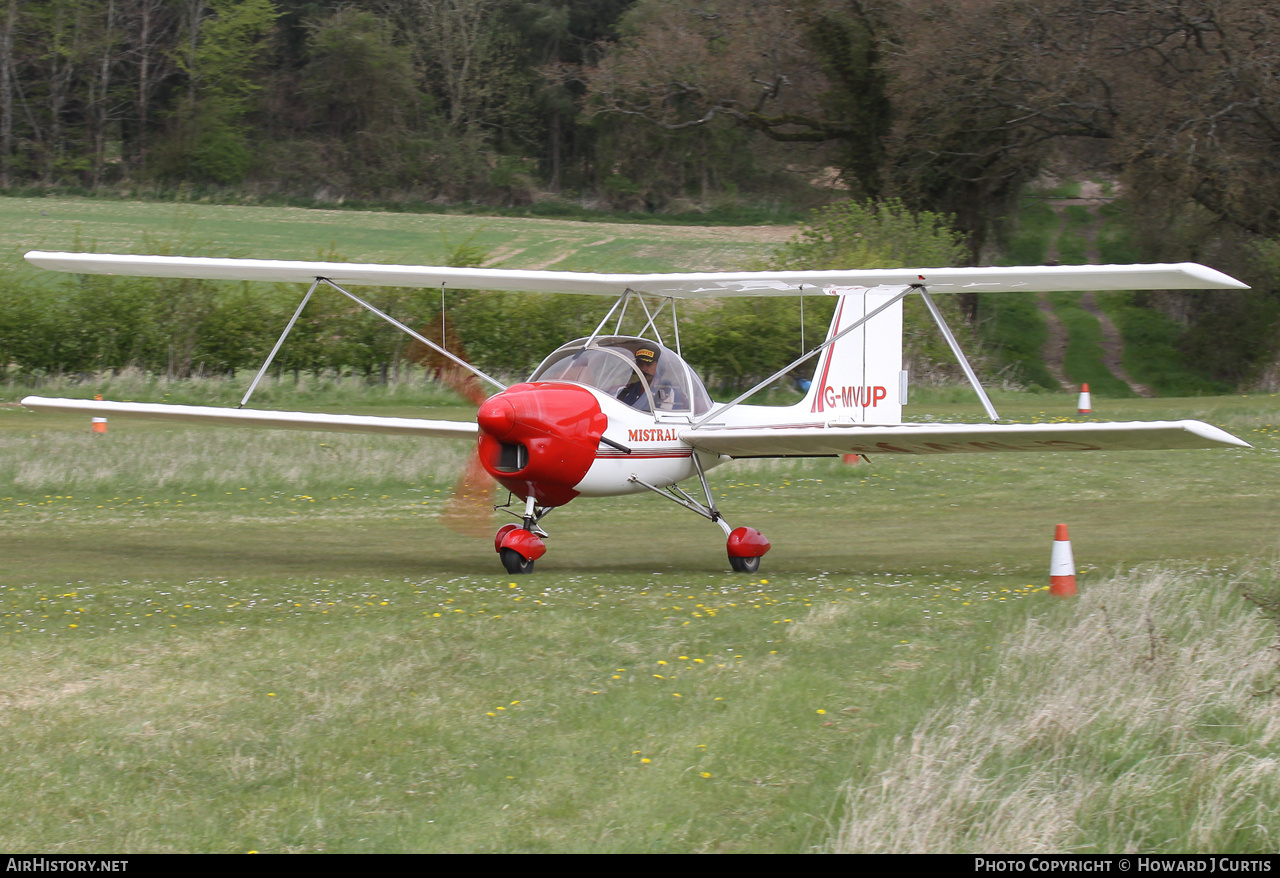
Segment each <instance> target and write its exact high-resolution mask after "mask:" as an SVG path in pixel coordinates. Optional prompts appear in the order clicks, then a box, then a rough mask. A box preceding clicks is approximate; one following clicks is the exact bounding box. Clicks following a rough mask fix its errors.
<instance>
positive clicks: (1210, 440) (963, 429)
mask: <svg viewBox="0 0 1280 878" xmlns="http://www.w3.org/2000/svg"><path fill="white" fill-rule="evenodd" d="M680 438H681V439H683V440H684V441H686V442H688V443H690V444H692V445H693V446H694V447H695V448H698V449H699V450H702V451H709V452H713V453H715V454H726V455H728V456H730V457H787V456H797V457H806V456H818V455H837V454H866V455H868V456H870V455H873V454H954V453H977V454H982V453H990V452H999V451H1032V452H1046V451H1147V450H1157V449H1169V448H1219V447H1222V446H1224V445H1225V446H1234V447H1239V448H1250V447H1252V446H1250V445H1249V443H1248V442H1244V441H1243V440H1240V439H1237V438H1236V437H1235V436H1232V435H1231V434H1230V433H1228V432H1226V431H1225V430H1220V429H1218V428H1217V427H1214V426H1212V425H1210V424H1206V423H1203V422H1201V421H1129V422H1114V423H1098V424H1089V423H1085V424H897V425H893V426H856V425H854V426H822V425H815V426H812V427H775V428H769V427H741V428H732V427H712V428H709V429H696V430H685V431H684V432H682V433H681V434H680Z"/></svg>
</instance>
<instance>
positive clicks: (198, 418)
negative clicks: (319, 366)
mask: <svg viewBox="0 0 1280 878" xmlns="http://www.w3.org/2000/svg"><path fill="white" fill-rule="evenodd" d="M22 404H23V405H25V406H26V407H27V408H30V409H35V410H37V411H49V412H70V413H74V414H82V415H89V416H93V417H102V418H136V419H143V420H150V421H179V422H182V423H189V424H216V425H221V426H225V427H271V428H274V429H278V430H324V431H328V432H332V433H387V434H391V435H400V436H430V437H433V438H438V439H449V438H454V439H465V438H468V437H473V436H475V435H476V433H477V431H478V428H477V427H476V425H475V424H474V423H471V422H469V421H428V420H424V419H422V418H383V417H368V416H364V415H325V414H318V413H315V412H268V411H262V410H260V409H229V408H216V407H213V406H203V405H160V404H156V403H146V402H104V401H102V400H94V399H48V398H45V397H40V396H28V397H27V398H25V399H24V400H22Z"/></svg>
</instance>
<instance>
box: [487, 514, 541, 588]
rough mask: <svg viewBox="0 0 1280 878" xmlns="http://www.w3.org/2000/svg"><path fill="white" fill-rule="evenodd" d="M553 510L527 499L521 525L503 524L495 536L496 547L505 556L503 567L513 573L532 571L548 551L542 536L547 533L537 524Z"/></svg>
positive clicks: (502, 557) (494, 544)
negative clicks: (534, 565)
mask: <svg viewBox="0 0 1280 878" xmlns="http://www.w3.org/2000/svg"><path fill="white" fill-rule="evenodd" d="M550 511H551V509H549V508H547V507H540V506H538V505H537V504H536V503H535V502H534V499H533V497H529V498H527V499H526V500H525V505H524V517H523V518H522V519H521V523H520V524H504V525H503V526H502V527H500V528H498V533H497V534H496V535H495V536H494V538H493V548H494V550H495V551H497V553H498V557H499V558H501V559H502V566H503V567H504V568H506V571H507V572H508V573H510V574H513V575H515V574H520V573H532V572H533V562H534V561H537V560H538V559H539V558H541V557H542V556H543V555H544V554H546V551H547V544H546V543H544V542H543V541H542V537H545V536H546V535H547V532H546V531H545V530H543V529H542V528H540V527H538V521H539V520H541V519H542V518H543V516H545V515H546V514H547V513H548V512H550Z"/></svg>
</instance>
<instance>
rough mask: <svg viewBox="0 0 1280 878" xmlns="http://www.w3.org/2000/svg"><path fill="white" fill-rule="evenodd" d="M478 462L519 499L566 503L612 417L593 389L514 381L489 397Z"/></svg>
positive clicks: (482, 409)
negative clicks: (601, 406) (593, 392)
mask: <svg viewBox="0 0 1280 878" xmlns="http://www.w3.org/2000/svg"><path fill="white" fill-rule="evenodd" d="M476 420H478V421H479V423H480V462H481V464H483V465H484V468H485V471H486V472H488V473H489V475H491V476H493V477H494V478H495V479H497V481H498V483H499V484H501V485H502V486H503V487H504V488H506V489H507V490H509V491H510V492H511V493H513V494H515V495H516V496H517V497H520V498H521V499H525V498H527V497H529V496H532V497H533V499H534V500H535V501H537V502H538V503H539V504H541V505H542V506H563V505H564V504H565V503H568V502H569V501H570V500H572V499H573V498H574V497H576V496H578V492H577V491H575V490H574V486H576V485H577V484H578V482H580V481H582V477H583V476H585V475H586V474H587V470H589V469H590V468H591V464H592V463H593V462H594V461H595V459H596V451H597V449H599V447H600V437H601V435H603V434H604V431H605V427H607V426H608V423H609V418H608V416H607V415H605V413H604V412H602V411H600V405H599V403H598V402H596V398H595V397H594V396H592V395H591V392H590V391H588V390H585V389H583V388H581V387H574V386H573V385H570V384H552V383H545V382H535V383H532V384H515V385H512V386H511V387H508V388H507V389H506V390H504V391H502V392H501V393H499V394H497V395H496V396H493V397H491V398H489V399H488V400H486V401H485V402H484V404H483V405H481V406H480V411H479V412H478V413H477V415H476Z"/></svg>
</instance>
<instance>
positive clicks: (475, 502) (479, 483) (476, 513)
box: [440, 451, 494, 537]
mask: <svg viewBox="0 0 1280 878" xmlns="http://www.w3.org/2000/svg"><path fill="white" fill-rule="evenodd" d="M493 489H494V482H493V479H491V478H489V474H488V473H487V472H485V471H484V466H483V465H482V464H481V463H480V454H479V452H476V451H473V452H472V453H471V459H470V460H468V461H467V469H466V471H465V472H463V474H462V478H461V479H459V480H458V484H457V485H455V486H454V489H453V497H452V498H450V500H449V502H448V503H446V504H445V507H444V511H443V512H441V513H440V523H441V524H443V525H444V526H445V527H447V528H449V530H451V531H453V532H454V533H457V534H461V535H462V536H466V537H488V536H493Z"/></svg>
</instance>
